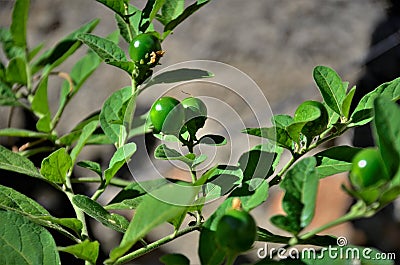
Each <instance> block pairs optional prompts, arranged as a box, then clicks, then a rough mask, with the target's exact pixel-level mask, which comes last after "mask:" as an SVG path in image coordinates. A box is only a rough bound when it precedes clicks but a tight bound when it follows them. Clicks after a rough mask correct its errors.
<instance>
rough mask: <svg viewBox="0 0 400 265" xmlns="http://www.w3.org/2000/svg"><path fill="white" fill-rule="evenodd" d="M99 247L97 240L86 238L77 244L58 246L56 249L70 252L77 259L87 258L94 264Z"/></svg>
mask: <svg viewBox="0 0 400 265" xmlns="http://www.w3.org/2000/svg"><path fill="white" fill-rule="evenodd" d="M99 248H100V244H99V242H97V241H93V242H91V241H90V240H88V239H86V240H85V241H83V242H81V243H79V244H75V245H72V246H67V247H58V250H59V251H63V252H67V253H70V254H72V255H74V256H75V257H77V258H79V259H83V260H87V261H89V262H90V263H91V264H96V260H97V257H98V256H99Z"/></svg>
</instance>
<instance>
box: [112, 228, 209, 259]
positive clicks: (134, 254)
mask: <svg viewBox="0 0 400 265" xmlns="http://www.w3.org/2000/svg"><path fill="white" fill-rule="evenodd" d="M200 226H201V224H200V225H196V226H191V227H188V228H186V229H183V230H180V231H178V232H176V233H174V234H171V235H168V236H166V237H163V238H161V239H159V240H157V241H154V242H153V243H150V244H148V245H147V246H145V247H142V248H139V249H138V250H135V251H134V252H131V253H129V254H127V255H125V256H122V257H120V258H119V259H117V260H116V261H115V262H114V263H113V264H114V265H117V264H123V263H126V262H128V261H131V260H133V259H136V258H138V257H140V256H142V255H144V254H146V253H149V252H150V251H152V250H154V249H156V248H158V247H160V246H162V245H164V244H166V243H168V242H170V241H172V240H174V239H176V238H178V237H181V236H183V235H186V234H188V233H190V232H192V231H195V230H199V229H200Z"/></svg>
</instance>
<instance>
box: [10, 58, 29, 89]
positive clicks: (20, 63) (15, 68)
mask: <svg viewBox="0 0 400 265" xmlns="http://www.w3.org/2000/svg"><path fill="white" fill-rule="evenodd" d="M26 69H27V66H26V61H25V59H23V58H21V57H15V58H13V59H11V61H10V62H9V63H8V66H7V70H6V79H7V81H8V82H10V83H18V84H21V85H26V84H27V82H28V75H27V74H26Z"/></svg>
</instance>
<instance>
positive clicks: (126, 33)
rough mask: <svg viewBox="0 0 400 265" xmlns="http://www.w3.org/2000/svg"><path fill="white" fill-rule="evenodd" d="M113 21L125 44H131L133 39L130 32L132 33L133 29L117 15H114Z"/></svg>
mask: <svg viewBox="0 0 400 265" xmlns="http://www.w3.org/2000/svg"><path fill="white" fill-rule="evenodd" d="M115 20H116V21H117V26H118V29H119V34H120V35H121V36H122V37H123V38H124V40H125V41H126V42H127V43H131V42H132V39H133V38H132V37H133V36H132V34H131V32H133V31H134V29H133V27H132V26H131V25H130V24H129V23H126V22H125V20H124V19H123V18H122V17H121V16H120V15H118V14H117V13H116V14H115Z"/></svg>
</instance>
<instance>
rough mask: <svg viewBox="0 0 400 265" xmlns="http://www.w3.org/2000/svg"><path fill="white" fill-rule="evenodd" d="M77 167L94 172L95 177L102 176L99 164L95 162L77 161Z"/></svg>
mask: <svg viewBox="0 0 400 265" xmlns="http://www.w3.org/2000/svg"><path fill="white" fill-rule="evenodd" d="M77 165H78V166H80V167H83V168H87V169H89V170H91V171H93V172H95V173H96V174H97V175H99V176H100V177H101V176H102V174H103V173H102V171H101V167H100V164H99V163H97V162H93V161H89V160H84V161H79V162H78V163H77Z"/></svg>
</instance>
